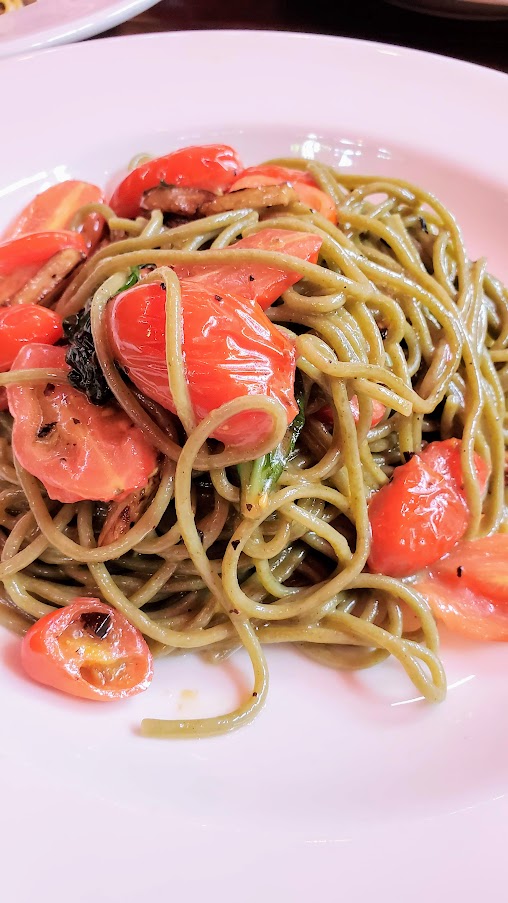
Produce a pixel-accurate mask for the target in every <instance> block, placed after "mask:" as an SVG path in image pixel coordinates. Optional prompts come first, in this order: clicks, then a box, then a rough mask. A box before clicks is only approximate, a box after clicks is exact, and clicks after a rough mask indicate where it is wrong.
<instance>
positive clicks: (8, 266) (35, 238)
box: [0, 232, 87, 276]
mask: <svg viewBox="0 0 508 903" xmlns="http://www.w3.org/2000/svg"><path fill="white" fill-rule="evenodd" d="M66 248H75V249H76V250H77V251H81V253H82V254H83V256H85V255H86V253H87V247H86V243H85V240H84V238H83V237H82V236H81V235H79V234H78V233H77V232H35V233H31V234H30V235H23V236H21V238H14V239H13V240H12V241H7V242H4V243H3V244H1V245H0V276H9V275H10V274H11V273H14V271H15V270H17V269H18V267H24V266H27V265H29V264H39V265H40V264H43V263H46V261H47V260H49V259H50V257H53V255H54V254H57V253H58V251H64V250H65V249H66Z"/></svg>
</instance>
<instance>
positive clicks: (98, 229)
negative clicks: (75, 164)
mask: <svg viewBox="0 0 508 903" xmlns="http://www.w3.org/2000/svg"><path fill="white" fill-rule="evenodd" d="M103 200H104V195H103V192H102V190H101V189H100V188H98V187H97V185H92V184H91V183H90V182H79V181H77V180H75V179H67V180H66V181H65V182H59V183H58V184H57V185H52V186H51V187H50V188H47V189H46V190H45V191H41V193H40V194H38V195H36V196H35V197H34V199H33V200H32V201H30V203H29V204H27V205H26V207H25V208H24V209H23V210H22V211H21V213H20V214H19V216H17V217H16V219H15V220H14V221H13V222H12V223H11V225H10V226H9V228H8V229H7V230H6V232H5V233H4V240H7V239H13V238H19V237H20V236H21V235H27V234H29V233H31V232H53V231H55V232H60V231H61V230H63V229H68V228H69V226H70V223H71V221H72V218H73V216H74V215H75V214H76V213H77V211H78V210H79V209H80V207H84V206H85V204H97V203H101V202H102V201H103ZM103 227H104V219H103V218H102V217H101V216H97V215H95V214H91V215H89V216H87V217H86V219H85V221H84V223H83V225H82V226H81V228H80V229H79V232H80V233H81V234H82V235H83V238H84V239H85V243H86V245H87V247H88V248H92V247H94V246H95V245H96V244H97V241H98V240H99V238H100V235H101V233H102V230H103Z"/></svg>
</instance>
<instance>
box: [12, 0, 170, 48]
mask: <svg viewBox="0 0 508 903" xmlns="http://www.w3.org/2000/svg"><path fill="white" fill-rule="evenodd" d="M156 3H157V0H37V2H36V3H33V4H31V5H30V6H27V7H25V8H24V9H20V10H15V11H14V12H12V13H6V14H4V15H3V16H0V59H1V58H2V57H5V56H13V55H14V54H15V53H27V52H29V51H31V50H39V49H40V48H42V47H52V46H54V45H56V44H68V43H70V41H81V40H82V39H83V38H89V37H90V36H91V35H95V34H99V33H100V32H101V31H107V30H108V28H114V27H115V25H120V23H121V22H126V21H127V19H132V17H133V16H137V15H138V13H142V12H143V11H144V10H145V9H149V8H150V7H151V6H155V4H156Z"/></svg>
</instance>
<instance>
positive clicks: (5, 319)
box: [0, 304, 63, 373]
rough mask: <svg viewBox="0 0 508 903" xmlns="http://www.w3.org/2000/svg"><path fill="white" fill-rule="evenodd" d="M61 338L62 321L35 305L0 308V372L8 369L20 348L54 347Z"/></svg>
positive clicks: (55, 315)
mask: <svg viewBox="0 0 508 903" xmlns="http://www.w3.org/2000/svg"><path fill="white" fill-rule="evenodd" d="M62 336H63V328H62V318H61V317H59V315H58V314H57V313H55V311H54V310H49V309H48V308H47V307H39V306H38V305H36V304H23V305H19V306H16V307H1V308H0V373H3V372H5V371H6V370H10V368H11V366H12V363H13V361H14V359H15V357H16V355H17V353H18V351H19V350H20V348H22V347H23V345H28V344H29V343H31V342H38V343H41V344H42V345H54V344H55V342H58V340H59V339H61V338H62Z"/></svg>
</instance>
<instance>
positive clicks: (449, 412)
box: [0, 160, 508, 736]
mask: <svg viewBox="0 0 508 903" xmlns="http://www.w3.org/2000/svg"><path fill="white" fill-rule="evenodd" d="M276 162H277V163H278V164H282V165H285V166H291V167H292V168H301V169H303V168H307V169H308V170H309V171H310V173H311V174H312V175H313V176H314V178H315V180H316V182H317V183H318V184H319V185H320V186H321V187H322V189H323V190H324V191H326V192H327V193H328V194H329V195H330V196H331V197H332V198H333V200H334V202H335V204H336V208H337V219H338V225H337V226H334V225H332V224H331V223H330V222H329V221H328V220H326V219H324V218H323V216H321V215H320V214H319V213H315V212H312V211H310V210H309V208H307V207H306V206H304V205H303V204H301V203H300V202H294V203H292V204H291V205H290V206H289V207H288V208H285V209H284V211H282V212H280V211H277V212H276V213H275V214H273V213H272V215H271V216H270V218H267V217H266V216H265V213H266V211H263V210H261V211H253V210H249V209H243V210H237V211H232V212H227V213H221V214H217V215H214V216H208V217H205V218H202V219H197V220H194V221H192V222H187V223H184V224H181V225H177V226H174V227H172V228H169V227H167V226H165V225H164V221H163V216H162V214H161V212H160V211H155V212H154V213H152V214H151V217H150V220H147V219H145V218H141V217H140V218H138V219H136V220H127V219H121V218H119V217H117V216H116V215H115V213H114V212H113V210H111V209H110V208H109V207H108V206H107V205H90V206H88V207H86V208H83V210H82V211H81V212H80V217H81V218H83V217H84V216H86V215H87V214H88V213H89V212H91V211H92V212H98V213H101V214H102V215H103V216H104V217H105V219H106V221H107V224H108V227H109V230H110V233H111V235H112V236H114V237H115V240H114V241H112V242H110V243H109V244H107V245H106V246H105V247H103V248H102V249H101V250H100V251H98V253H96V254H95V255H94V256H93V257H92V258H91V259H90V260H89V261H88V262H87V263H86V264H85V265H84V266H83V267H82V269H81V270H80V271H79V273H78V275H76V276H75V278H74V279H73V280H72V282H71V284H70V285H69V286H68V287H67V288H66V290H65V292H64V293H63V295H62V297H61V298H60V300H59V302H58V304H57V310H58V311H59V312H60V313H61V314H62V315H63V316H64V317H68V316H70V315H72V314H76V313H78V312H79V311H81V310H82V309H83V308H84V307H85V306H89V307H90V311H91V324H92V333H93V338H94V343H95V348H96V353H97V358H98V361H99V364H100V367H101V370H102V372H103V374H104V376H105V379H106V381H107V383H108V385H109V388H110V390H111V392H112V393H113V395H114V397H115V399H116V402H117V404H118V405H119V406H120V407H121V408H122V409H123V410H124V411H125V413H126V414H127V415H128V416H129V417H130V418H131V420H132V421H133V423H135V424H136V425H137V426H138V427H140V429H141V430H142V431H143V433H144V434H145V436H146V438H147V439H148V440H149V441H150V442H151V443H152V444H153V445H154V446H155V448H156V449H157V450H158V451H159V453H160V455H161V456H162V459H163V464H162V466H161V472H160V482H159V484H158V487H157V490H156V492H155V493H154V495H153V498H152V500H151V502H150V504H149V505H148V507H147V508H146V510H145V511H144V513H143V514H142V515H141V516H140V518H139V520H138V521H137V522H136V523H135V524H134V525H133V526H131V528H130V529H128V530H127V532H126V533H125V534H124V535H123V536H121V537H120V538H119V539H116V540H115V541H113V542H110V543H108V544H106V545H98V544H97V533H98V530H97V519H98V517H99V514H100V511H99V509H100V505H99V504H98V503H94V502H79V503H76V504H66V505H60V504H58V503H55V502H51V501H50V500H48V498H47V496H46V493H45V492H44V490H43V488H41V485H40V484H39V483H38V481H37V480H36V479H35V477H33V476H31V475H30V474H29V473H27V472H26V471H25V470H24V469H23V468H22V467H21V466H20V465H19V463H18V462H16V461H13V458H12V450H11V446H10V430H11V419H10V416H9V415H8V414H1V415H0V421H1V442H0V528H1V531H2V537H3V550H2V556H1V563H0V580H1V581H2V582H3V585H4V589H5V594H6V600H5V603H4V604H2V606H1V608H0V617H1V618H2V621H3V623H5V624H6V625H7V626H9V627H11V628H13V629H16V630H18V631H21V630H22V629H23V623H24V622H26V625H27V626H28V624H29V623H31V621H32V619H37V618H39V617H41V616H42V615H44V614H45V613H46V612H48V611H51V610H52V609H53V608H54V607H58V606H61V605H66V604H67V603H68V602H69V601H71V600H72V599H73V598H74V597H75V596H76V595H92V596H99V597H100V598H101V599H103V600H104V601H106V602H108V603H110V604H111V605H112V606H114V608H116V609H117V610H118V611H120V612H121V613H123V614H124V615H125V616H126V617H127V618H128V619H129V620H130V621H131V622H132V623H133V624H134V625H135V626H136V627H138V628H139V630H140V631H141V632H142V633H143V634H144V636H145V637H146V639H147V641H148V643H149V645H150V646H151V648H152V650H153V652H154V653H155V654H156V655H167V654H172V655H176V654H177V653H178V652H179V651H184V650H196V651H199V652H200V653H202V654H204V655H206V656H207V658H208V659H209V660H212V661H220V660H221V659H222V658H223V657H224V656H226V655H228V654H229V653H230V652H232V651H234V650H236V649H237V648H239V647H243V648H245V649H246V650H247V652H248V655H249V657H250V660H251V663H252V670H253V687H252V695H251V696H250V697H249V698H248V699H247V700H246V701H245V702H244V703H243V704H242V705H241V706H240V707H239V708H238V709H236V710H235V711H233V712H231V713H229V714H226V715H224V716H221V717H217V718H205V719H200V720H197V721H164V720H161V721H159V720H147V721H145V722H143V725H142V729H143V732H144V733H145V734H147V735H150V736H175V735H177V736H180V735H190V736H196V735H199V736H203V735H211V734H216V733H221V732H224V731H228V730H231V729H233V728H236V727H238V726H240V725H241V724H244V723H246V722H248V721H249V720H250V719H252V718H253V717H254V716H255V715H256V714H257V712H258V711H259V710H260V708H261V707H262V705H263V703H264V701H265V698H266V693H267V688H268V671H267V665H266V661H265V656H264V652H263V647H264V645H265V644H266V645H268V644H270V643H291V644H293V645H294V646H295V647H296V648H297V649H298V650H299V651H300V652H302V653H305V654H306V655H308V656H310V657H311V658H313V659H316V660H318V661H320V662H322V663H323V664H324V665H327V666H330V667H334V668H339V669H340V668H344V669H351V668H364V667H368V666H371V665H374V664H377V663H378V662H380V661H381V660H383V659H384V658H386V657H387V656H389V655H392V656H394V657H395V658H396V659H397V660H398V661H399V662H400V664H401V665H402V667H403V668H404V669H405V671H406V672H407V674H408V675H409V677H410V678H411V680H412V681H413V683H414V684H415V686H416V688H417V690H418V692H419V693H420V694H421V695H422V696H424V697H425V698H426V699H428V700H430V701H440V700H442V699H443V698H444V695H445V692H446V680H445V675H444V671H443V667H442V665H441V662H440V659H439V647H438V633H437V628H436V624H435V621H434V618H433V616H432V614H431V612H430V609H429V608H428V605H427V603H426V602H425V601H424V599H423V598H422V597H421V596H419V595H418V593H417V592H415V590H414V589H412V587H411V582H410V581H409V582H408V581H400V580H396V579H393V578H391V577H387V576H383V575H375V574H370V573H368V571H367V570H366V562H367V559H368V556H369V550H370V528H369V519H368V508H367V504H368V500H369V497H370V496H371V494H372V493H373V492H374V491H375V490H377V489H379V488H380V487H382V486H384V485H385V484H386V483H387V482H388V481H389V479H390V476H391V474H392V472H393V469H394V468H395V467H396V466H397V465H399V464H401V463H403V461H404V460H405V459H406V458H407V456H410V455H411V454H413V453H414V452H418V451H420V450H421V449H422V446H423V444H425V443H426V442H427V441H430V440H431V438H436V437H437V438H441V439H446V438H448V437H451V436H460V437H461V460H462V466H463V474H464V491H465V494H466V498H467V503H468V507H469V510H470V512H471V519H470V526H469V533H468V536H469V537H476V536H484V535H488V534H490V533H493V532H495V531H499V530H504V529H505V524H504V518H505V488H504V467H505V447H506V426H507V420H506V407H505V392H506V389H507V386H508V370H507V360H508V349H507V343H508V293H507V291H506V289H505V288H504V287H503V286H502V285H501V284H500V283H499V282H498V281H497V280H496V279H495V278H494V277H492V276H490V275H489V274H488V272H487V271H486V268H485V265H484V263H483V262H482V261H480V262H471V261H470V260H469V258H468V256H467V253H466V250H465V247H464V242H463V238H462V235H461V232H460V229H459V227H458V225H457V224H456V222H455V220H454V218H453V217H452V215H451V214H450V213H449V212H448V211H447V210H446V208H444V207H443V206H442V205H441V204H440V203H439V202H438V201H437V200H436V199H435V198H434V197H433V196H432V195H430V194H428V193H426V192H424V191H422V190H420V189H419V188H416V187H415V186H413V185H411V184H409V183H407V182H403V181H400V180H392V179H384V178H380V177H362V176H355V175H352V176H344V175H343V174H342V173H340V174H339V173H336V172H335V171H334V170H333V169H331V168H330V167H328V166H324V165H319V164H316V163H306V162H305V161H303V160H279V161H276ZM267 227H270V228H278V229H287V230H294V231H299V232H302V231H304V232H311V233H315V234H316V235H318V236H320V238H321V239H322V246H321V251H320V257H319V261H318V263H317V264H313V263H307V262H304V261H302V260H300V259H297V258H295V257H291V256H286V255H283V254H279V253H276V252H266V251H260V250H245V249H244V250H242V249H240V248H238V249H235V250H234V251H232V250H228V247H229V245H230V244H232V243H233V242H235V241H236V240H237V239H238V238H240V237H242V236H243V237H245V236H247V235H250V234H252V233H253V232H257V231H259V230H262V229H266V228H267ZM196 263H199V264H203V263H204V264H214V265H218V264H223V263H226V264H230V263H237V264H240V263H242V264H247V263H253V264H254V263H263V264H265V265H272V266H273V267H276V268H277V269H282V270H287V271H291V272H298V273H299V274H300V275H301V279H300V281H299V282H298V283H297V284H296V285H295V286H294V287H293V288H291V289H288V290H287V291H285V292H284V293H283V296H282V299H281V301H280V302H279V303H278V304H276V305H274V306H273V307H272V308H271V309H270V310H269V311H268V315H269V317H270V318H271V320H272V321H273V322H274V323H276V324H277V325H279V326H280V327H281V328H283V329H284V330H286V332H289V333H290V334H291V335H292V336H293V337H294V341H295V343H296V349H297V367H298V371H299V373H300V376H301V379H302V383H303V387H304V391H303V397H304V408H305V410H304V412H303V413H304V415H305V422H304V423H303V427H302V428H301V431H300V432H299V434H298V435H297V437H295V440H294V443H293V446H294V447H293V448H292V451H291V454H290V455H289V459H288V460H285V461H284V466H283V467H281V468H280V475H279V477H278V480H277V481H276V482H275V483H274V485H272V486H271V489H270V491H269V492H267V493H265V496H264V497H263V500H262V502H261V501H260V502H259V504H257V505H256V504H253V505H252V504H251V505H250V506H249V508H250V510H246V508H245V504H244V501H245V499H244V498H243V492H244V490H245V483H244V477H242V479H240V478H239V473H240V474H243V475H244V476H245V475H246V476H245V478H246V479H247V481H248V479H249V474H250V475H251V478H252V468H251V465H250V463H249V462H252V461H254V460H256V461H260V460H261V459H262V458H263V456H264V455H266V454H268V453H270V452H271V451H272V450H273V448H274V447H275V446H278V445H279V444H280V443H281V442H283V441H285V440H284V434H285V431H286V428H287V423H286V417H285V414H284V412H283V410H282V407H281V406H280V405H278V404H277V403H276V402H274V401H272V400H269V399H263V398H259V397H256V396H247V397H245V398H243V399H241V400H240V399H237V400H235V401H234V402H229V403H228V404H226V405H224V406H223V407H221V408H219V409H217V410H215V411H212V413H211V414H210V415H209V416H207V417H206V418H205V419H204V420H202V421H201V422H200V423H198V424H196V419H195V414H194V411H193V408H192V404H191V400H190V396H189V389H188V385H187V382H186V378H185V362H184V358H183V353H182V342H183V337H182V316H181V302H180V287H179V282H178V279H177V277H176V275H175V274H174V271H173V270H172V269H171V267H173V266H175V265H177V264H186V265H187V264H189V265H193V264H196ZM148 265H152V267H153V268H154V269H153V270H152V272H151V273H150V274H149V275H148V276H146V277H145V279H146V280H148V281H155V282H158V283H159V284H161V283H162V284H164V285H165V286H166V293H167V304H166V317H167V321H166V356H167V365H168V377H169V382H170V385H171V390H172V395H173V399H174V404H175V408H176V415H177V417H176V419H175V418H172V417H171V416H169V415H168V418H167V420H166V421H165V422H163V421H162V420H161V417H160V416H157V412H156V411H153V410H152V411H151V410H150V407H149V405H147V404H146V403H145V399H143V398H142V397H140V394H139V393H138V392H135V391H134V390H133V388H132V387H131V386H130V385H129V384H128V383H127V382H126V381H125V380H124V378H123V377H122V375H121V373H120V372H119V371H118V369H117V368H116V366H115V362H114V359H113V354H112V350H111V348H110V345H109V341H108V334H107V330H106V328H105V315H106V310H107V306H108V302H109V300H110V298H111V297H112V296H113V295H114V294H115V293H116V292H117V291H118V290H119V289H120V288H121V287H122V286H123V285H124V284H125V281H126V279H127V277H128V275H129V273H130V272H131V270H132V268H134V267H140V266H148ZM65 379H66V374H65V373H63V372H60V371H51V372H50V371H45V370H42V371H39V370H26V371H22V372H11V373H7V374H2V375H0V385H7V384H9V383H13V382H14V383H18V384H19V383H21V382H23V383H27V384H36V383H37V382H49V381H53V382H55V383H56V382H62V381H64V380H65ZM353 395H355V396H356V397H357V399H358V408H359V416H358V422H357V423H355V419H354V418H353V413H352V410H351V405H350V400H351V397H352V396H353ZM324 402H326V404H328V405H329V406H330V408H331V412H332V416H333V423H334V426H333V430H332V431H329V430H328V429H327V428H326V427H325V426H324V425H323V423H321V422H320V421H319V419H318V418H315V417H313V416H312V415H313V414H314V413H315V412H316V410H317V409H318V408H319V406H320V405H322V404H323V403H324ZM376 402H377V403H381V404H382V405H384V406H385V408H386V414H385V416H384V417H383V419H382V420H381V422H379V423H378V424H377V425H376V426H373V427H372V426H371V423H372V405H373V403H376ZM246 410H249V411H252V410H258V411H261V412H264V413H266V414H269V415H270V416H271V418H272V431H271V434H270V436H269V437H268V438H267V439H266V440H265V441H264V443H263V444H262V445H258V446H254V445H253V446H252V447H251V448H247V449H243V448H242V451H241V452H239V450H238V449H234V448H233V449H232V448H229V449H228V448H224V449H223V450H219V451H217V450H216V443H212V444H210V443H209V442H208V439H209V437H210V436H211V435H212V434H214V432H215V431H216V429H217V427H218V426H220V425H221V424H223V423H225V422H226V421H227V420H228V419H229V418H230V417H231V416H232V415H233V414H237V413H239V412H242V411H246ZM178 422H179V424H181V426H183V428H184V431H185V433H186V435H187V439H186V441H185V443H184V444H182V442H181V441H180V439H179V436H181V435H182V431H181V429H177V428H176V424H178ZM475 452H478V453H479V454H481V455H482V457H483V458H484V459H485V461H486V462H487V464H488V465H489V467H490V469H491V477H490V483H489V492H488V494H487V495H486V497H485V499H482V495H481V491H480V487H479V485H478V480H477V477H476V470H475V466H474V462H473V455H474V453H475ZM256 466H257V467H258V471H257V472H258V473H259V468H260V467H261V465H260V464H257V465H256ZM409 612H410V613H411V618H409V617H408V613H409ZM22 619H23V620H22Z"/></svg>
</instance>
